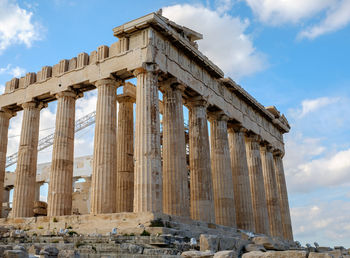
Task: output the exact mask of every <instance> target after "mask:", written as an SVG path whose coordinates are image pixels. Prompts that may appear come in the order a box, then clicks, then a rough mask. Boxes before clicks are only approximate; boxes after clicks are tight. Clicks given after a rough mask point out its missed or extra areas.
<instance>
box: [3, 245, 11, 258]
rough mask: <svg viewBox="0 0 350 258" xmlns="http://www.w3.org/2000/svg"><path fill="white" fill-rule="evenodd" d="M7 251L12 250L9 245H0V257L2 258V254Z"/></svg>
mask: <svg viewBox="0 0 350 258" xmlns="http://www.w3.org/2000/svg"><path fill="white" fill-rule="evenodd" d="M7 250H12V246H10V245H1V246H0V257H4V253H5V251H7Z"/></svg>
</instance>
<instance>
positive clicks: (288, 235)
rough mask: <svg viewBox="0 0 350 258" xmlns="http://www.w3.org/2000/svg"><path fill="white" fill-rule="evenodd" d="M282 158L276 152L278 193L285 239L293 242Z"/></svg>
mask: <svg viewBox="0 0 350 258" xmlns="http://www.w3.org/2000/svg"><path fill="white" fill-rule="evenodd" d="M282 156H283V155H282V153H281V152H280V151H275V152H274V167H275V173H276V183H277V193H278V200H279V204H280V209H281V220H282V229H283V238H284V239H288V240H291V241H293V231H292V222H291V219H290V212H289V202H288V193H287V185H286V179H285V175H284V169H283V162H282Z"/></svg>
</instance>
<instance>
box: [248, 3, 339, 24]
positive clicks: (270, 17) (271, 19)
mask: <svg viewBox="0 0 350 258" xmlns="http://www.w3.org/2000/svg"><path fill="white" fill-rule="evenodd" d="M245 1H246V3H247V4H248V6H249V7H250V8H251V9H252V10H253V12H254V13H255V14H256V15H257V16H258V18H259V20H260V21H262V22H264V23H267V24H270V25H281V24H284V23H297V22H299V21H300V20H302V19H308V18H311V17H312V16H313V15H315V14H317V13H319V12H320V11H323V10H325V9H326V8H329V7H330V6H331V5H332V4H334V3H335V2H336V1H337V0H323V1H319V0H308V1H304V0H284V1H275V0H245Z"/></svg>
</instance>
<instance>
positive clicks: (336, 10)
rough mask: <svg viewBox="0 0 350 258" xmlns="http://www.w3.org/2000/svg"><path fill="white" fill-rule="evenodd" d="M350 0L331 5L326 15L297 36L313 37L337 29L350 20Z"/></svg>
mask: <svg viewBox="0 0 350 258" xmlns="http://www.w3.org/2000/svg"><path fill="white" fill-rule="evenodd" d="M349 13H350V1H349V0H343V1H340V2H338V3H337V4H336V5H335V6H333V7H332V8H331V9H330V10H329V12H328V13H327V17H326V18H325V19H324V20H323V21H321V22H320V23H319V24H317V25H314V26H311V27H310V28H308V29H305V30H303V31H301V32H300V33H299V38H309V39H314V38H316V37H318V36H320V35H323V34H326V33H330V32H333V31H336V30H339V29H341V28H343V27H345V26H346V25H348V24H349V22H350V15H349Z"/></svg>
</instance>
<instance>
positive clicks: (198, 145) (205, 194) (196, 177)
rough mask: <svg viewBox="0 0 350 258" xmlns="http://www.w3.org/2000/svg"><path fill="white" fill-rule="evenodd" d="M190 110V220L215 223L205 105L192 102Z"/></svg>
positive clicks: (198, 101) (189, 104) (200, 102)
mask: <svg viewBox="0 0 350 258" xmlns="http://www.w3.org/2000/svg"><path fill="white" fill-rule="evenodd" d="M187 105H188V107H189V146H190V189H191V190H190V191H191V193H190V196H191V218H192V219H193V220H201V221H205V222H210V223H213V222H215V214H214V201H213V186H212V176H211V165H210V151H209V150H210V147H209V134H208V121H207V103H206V102H205V101H204V100H201V99H193V100H192V101H190V102H188V103H187Z"/></svg>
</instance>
